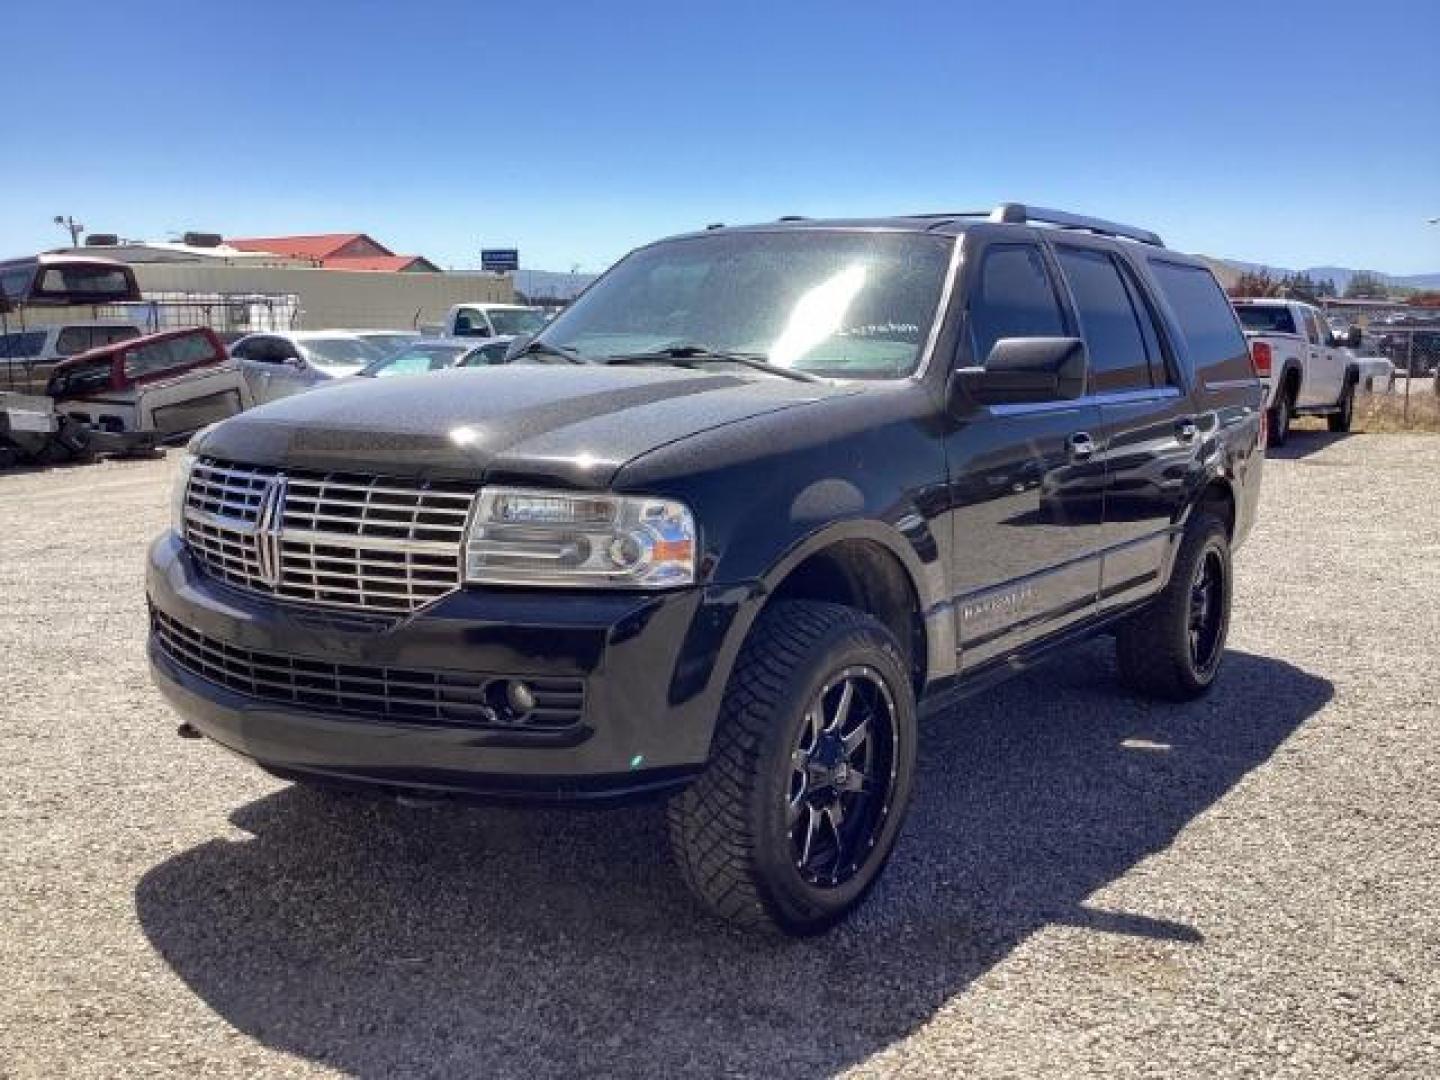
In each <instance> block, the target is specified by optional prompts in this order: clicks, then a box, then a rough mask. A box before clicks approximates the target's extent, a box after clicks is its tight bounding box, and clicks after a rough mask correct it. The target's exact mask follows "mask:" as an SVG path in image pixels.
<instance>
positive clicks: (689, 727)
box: [147, 533, 760, 800]
mask: <svg viewBox="0 0 1440 1080" xmlns="http://www.w3.org/2000/svg"><path fill="white" fill-rule="evenodd" d="M147 591H148V594H149V600H150V605H151V608H152V610H153V611H154V612H155V613H156V615H155V618H154V619H153V620H152V629H151V635H150V641H149V656H150V664H151V671H152V673H153V676H154V678H155V682H156V683H157V685H158V686H159V687H160V689H161V691H162V692H163V693H164V694H165V696H166V697H167V698H168V699H169V701H170V703H171V704H172V705H173V706H174V708H175V709H176V711H177V712H178V713H180V715H181V716H182V717H183V718H184V719H185V720H186V721H188V722H189V723H190V724H191V725H192V726H193V727H194V728H196V729H198V730H199V731H200V732H201V733H202V734H204V735H205V736H207V737H209V738H210V739H212V740H214V741H215V742H217V743H220V744H221V745H222V746H225V747H227V748H228V749H230V750H233V751H235V752H236V753H239V754H241V755H243V756H245V757H248V758H250V759H252V760H254V761H256V762H258V763H259V764H261V765H262V766H264V767H265V768H267V769H269V770H270V771H272V772H276V773H278V774H281V775H285V776H293V777H302V778H303V777H314V778H317V779H328V780H332V781H337V782H344V783H360V784H368V785H373V786H379V787H383V788H393V789H396V790H400V791H411V792H428V793H432V794H443V793H454V794H463V795H471V796H480V797H499V798H523V799H538V800H557V799H558V800H564V799H577V800H584V799H591V798H600V797H616V796H629V795H639V794H645V793H649V792H655V791H663V790H669V789H672V788H675V787H679V786H683V784H684V783H686V782H687V781H688V780H689V779H690V778H691V777H692V776H693V775H694V774H695V772H696V771H698V769H699V768H700V767H701V766H702V765H703V764H704V762H705V760H706V757H707V755H708V754H709V749H710V737H711V734H712V731H713V727H714V721H715V717H716V715H717V714H718V710H719V705H720V697H721V695H722V693H723V691H724V685H725V680H726V678H727V677H728V674H729V671H730V667H731V665H732V664H733V661H734V653H735V651H736V650H737V649H738V639H739V638H740V637H741V636H743V630H744V628H745V627H746V626H748V624H749V621H750V620H751V619H752V618H753V616H754V613H755V609H756V608H757V607H758V605H759V603H760V596H759V592H758V590H757V589H755V588H753V587H750V586H746V585H741V586H730V587H718V586H715V587H709V588H696V589H689V590H684V591H681V592H674V593H665V594H653V595H645V594H634V593H629V594H594V593H584V594H582V593H574V592H566V593H560V592H541V591H536V590H527V591H515V590H461V591H459V592H456V593H452V594H450V595H449V596H446V597H444V598H442V599H440V600H438V601H437V602H435V603H434V604H432V605H430V606H429V607H427V608H425V609H423V610H422V611H420V612H417V613H416V614H414V615H412V616H409V617H407V618H404V619H400V620H396V619H393V618H386V617H374V616H369V615H363V616H355V615H349V614H343V613H338V612H333V611H328V610H323V609H319V608H314V607H302V606H295V605H288V604H280V603H276V602H274V601H271V600H269V599H267V598H265V597H262V596H258V595H254V594H251V593H247V592H242V591H239V590H236V589H233V588H231V587H229V586H226V585H223V584H219V583H217V582H215V581H214V580H213V579H211V578H209V577H207V576H206V575H205V574H204V572H203V571H202V570H201V569H200V568H199V567H198V566H197V564H196V563H195V561H194V560H193V559H192V558H191V557H190V555H189V554H188V552H187V551H186V549H185V547H184V545H183V544H181V543H180V542H179V540H178V539H177V538H176V537H175V535H174V534H173V533H167V534H166V535H165V536H162V537H161V538H160V539H159V540H157V541H156V542H155V544H154V545H153V546H152V547H151V550H150V556H149V568H148V574H147ZM165 620H168V624H167V625H171V626H176V625H178V626H180V627H183V628H185V629H186V631H187V632H189V633H191V634H193V635H196V636H197V640H198V639H199V637H198V636H201V635H203V639H204V641H206V642H207V643H209V645H207V648H213V649H215V650H218V651H216V652H213V653H210V654H208V655H211V656H213V657H216V659H215V661H214V662H215V663H216V664H219V665H221V666H220V667H218V668H212V669H210V670H209V674H210V675H211V676H213V677H207V675H206V674H205V673H203V672H200V671H198V670H197V666H196V665H195V664H194V663H191V662H188V661H187V662H184V663H182V662H181V661H180V659H177V655H178V654H176V653H175V652H174V650H173V649H172V648H170V647H167V646H166V644H165V638H164V637H163V635H161V634H158V633H157V627H158V626H159V625H160V623H163V622H165ZM236 655H242V656H246V657H250V656H258V657H261V658H263V659H266V660H268V661H270V662H272V663H273V661H274V658H275V657H277V656H278V657H283V658H293V659H294V661H295V666H296V667H297V668H299V667H304V666H306V665H307V663H308V662H312V661H318V662H323V666H324V670H325V671H326V672H330V671H332V670H334V671H340V672H344V673H350V672H356V673H360V674H361V675H363V674H365V673H373V672H374V671H375V670H377V669H386V670H389V669H404V670H405V671H407V672H415V671H419V672H425V673H436V674H437V675H438V677H439V679H440V681H442V682H443V681H445V679H446V677H447V675H453V676H456V677H460V676H469V675H473V674H475V673H485V675H487V676H496V677H504V678H507V679H517V678H519V679H523V678H526V677H529V678H532V679H565V680H571V681H578V682H579V683H580V684H583V688H584V703H583V708H582V709H581V711H580V714H579V717H578V720H577V722H576V723H574V724H573V725H572V726H570V727H569V728H567V729H565V730H533V731H532V730H525V729H524V728H522V727H516V726H507V725H496V724H489V723H485V722H475V721H470V720H462V721H457V720H455V719H454V718H446V719H439V718H433V717H432V718H421V717H416V716H413V715H410V716H396V715H392V714H388V713H387V712H386V710H385V709H384V708H383V707H378V706H377V708H376V709H375V710H374V711H372V712H368V713H361V712H357V711H356V710H354V709H349V710H346V711H337V710H335V709H329V708H326V707H324V706H323V705H322V706H316V705H314V704H308V703H307V704H297V703H296V702H295V701H279V700H275V699H274V697H273V694H271V695H270V696H266V694H263V693H262V694H261V695H259V696H256V695H255V694H252V693H246V692H242V691H241V690H239V689H237V688H236V685H237V681H236V680H235V679H232V678H229V676H228V671H227V669H226V667H225V665H228V664H229V663H230V660H229V659H228V658H229V657H233V656H236ZM312 678H313V677H312ZM222 680H224V681H225V682H228V683H229V685H225V684H224V682H222Z"/></svg>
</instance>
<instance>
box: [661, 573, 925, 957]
mask: <svg viewBox="0 0 1440 1080" xmlns="http://www.w3.org/2000/svg"><path fill="white" fill-rule="evenodd" d="M909 670H910V669H909V665H908V664H907V663H906V660H905V657H904V654H903V652H902V650H901V648H900V646H899V645H898V644H897V642H896V641H895V638H894V635H892V634H891V633H890V631H889V630H887V629H886V628H885V627H884V626H883V625H881V624H880V623H879V622H878V621H876V620H875V619H873V618H871V617H870V616H869V615H866V614H864V613H863V612H860V611H856V610H854V609H853V608H848V607H842V606H840V605H837V604H827V603H818V602H812V601H780V602H778V603H776V604H775V605H774V606H772V607H771V608H769V609H767V610H766V611H765V612H764V613H763V614H762V615H761V617H760V619H759V621H758V622H757V623H756V624H755V626H754V628H752V630H751V632H750V636H749V638H748V639H747V640H746V642H745V644H744V646H743V647H742V649H741V651H740V657H739V659H738V660H737V661H736V664H735V670H734V672H733V673H732V675H731V677H730V682H729V684H728V686H727V688H726V691H725V697H724V699H723V701H722V704H721V707H720V718H719V721H718V723H717V725H716V730H715V737H714V741H713V743H712V746H711V751H710V761H709V764H708V765H707V766H706V767H705V770H704V771H703V772H702V773H701V774H700V776H699V777H698V778H697V779H696V780H695V782H694V783H692V784H691V785H690V786H689V787H688V788H686V789H685V791H683V792H681V793H680V794H679V795H677V796H676V797H675V798H674V799H672V800H671V802H670V805H669V808H668V821H669V831H670V844H671V848H672V851H673V853H674V856H675V862H676V864H677V866H678V867H679V870H680V875H681V877H682V878H683V879H684V881H685V883H686V884H687V885H688V886H689V887H690V889H691V891H692V892H694V894H695V895H696V897H698V898H699V900H700V902H701V903H702V904H703V905H704V906H705V907H706V908H708V909H709V910H710V911H711V912H713V913H714V914H716V915H719V916H720V917H722V918H724V919H728V920H730V921H731V922H734V923H738V924H740V925H742V926H745V927H749V928H753V929H760V930H765V931H769V932H774V933H781V934H788V935H792V936H806V935H810V934H817V933H820V932H822V931H824V930H826V929H828V928H829V927H831V926H833V925H834V924H835V923H836V922H838V921H839V920H840V919H842V918H843V917H844V916H845V915H846V914H847V913H848V912H850V911H851V910H853V909H854V908H855V907H856V905H858V904H859V903H860V902H861V901H862V900H863V899H864V898H865V896H866V895H867V894H868V893H869V891H870V889H871V887H872V886H873V885H874V884H875V881H876V880H877V879H878V878H879V876H880V872H881V870H882V869H883V868H884V866H885V863H886V862H887V860H888V859H889V857H890V853H891V851H892V850H893V849H894V846H895V840H896V837H897V836H898V835H899V832H900V826H901V824H902V822H903V820H904V816H905V810H906V808H907V806H908V804H909V801H910V791H911V786H912V784H913V782H914V773H915V744H916V734H917V727H916V722H915V695H914V691H913V689H912V687H911V683H910V676H909ZM847 695H848V698H847ZM847 702H848V704H847ZM817 710H818V715H819V717H820V718H821V719H819V720H814V719H812V717H815V716H816V715H817ZM842 712H843V713H844V714H845V715H844V717H843V718H842V719H840V720H839V721H838V722H833V723H832V721H833V718H834V717H835V716H836V715H838V714H840V713H842ZM862 727H863V729H864V737H863V741H860V742H856V743H855V749H853V750H851V749H850V743H851V742H852V741H854V740H856V739H858V738H859V737H860V732H861V728H862ZM887 728H888V733H887V731H886V729H887ZM847 733H848V734H847ZM807 746H808V749H807ZM857 755H862V756H857ZM857 777H858V779H857ZM842 789H846V790H842ZM832 797H833V800H834V803H833V804H832V802H831V800H832ZM834 805H838V806H839V807H840V809H838V810H835V809H834V808H833V807H834ZM825 807H830V809H825ZM837 815H838V823H837ZM827 867H828V869H827Z"/></svg>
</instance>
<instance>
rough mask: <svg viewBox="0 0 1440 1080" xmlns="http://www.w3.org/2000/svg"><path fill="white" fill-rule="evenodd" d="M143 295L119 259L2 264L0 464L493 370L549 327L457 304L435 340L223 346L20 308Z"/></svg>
mask: <svg viewBox="0 0 1440 1080" xmlns="http://www.w3.org/2000/svg"><path fill="white" fill-rule="evenodd" d="M117 267H118V268H119V269H117ZM139 299H140V294H139V291H138V289H137V287H136V285H135V281H134V275H133V272H131V271H130V270H129V268H128V267H122V266H121V265H120V264H116V263H113V262H111V261H110V260H105V259H95V258H73V257H64V258H61V257H52V256H42V257H40V258H31V259H21V260H11V261H9V262H5V263H0V467H3V466H5V465H8V464H11V463H13V462H15V461H31V462H42V463H51V462H56V461H64V460H69V459H75V458H84V457H87V456H90V455H91V454H93V453H95V452H135V451H140V450H145V449H149V448H152V447H154V446H156V445H157V444H159V443H161V442H164V441H167V440H172V439H175V438H178V437H180V436H183V435H186V434H189V433H190V432H192V431H195V430H197V429H198V428H200V427H204V426H206V425H207V424H210V423H213V422H215V421H217V420H220V419H224V418H226V417H229V416H233V415H235V414H236V413H239V412H243V411H245V410H246V409H249V408H252V407H254V406H257V405H265V404H268V403H269V402H272V401H277V400H279V399H282V398H286V397H290V396H292V395H294V394H297V393H300V392H302V391H307V390H312V389H315V388H317V387H321V386H326V385H333V384H335V383H337V382H341V381H347V380H350V379H355V378H376V377H390V376H394V375H411V374H421V373H425V372H430V371H438V370H441V369H444V368H453V367H461V368H463V367H488V366H492V365H495V364H499V363H503V362H504V361H505V358H506V352H507V350H508V348H509V347H510V345H511V343H512V342H513V341H514V340H515V337H516V335H517V334H521V333H524V334H529V333H532V332H534V331H535V330H537V329H539V328H541V327H543V326H544V324H545V314H544V312H543V311H542V310H541V309H539V308H531V307H525V306H522V305H516V304H457V305H455V307H453V308H452V309H451V310H450V311H449V312H448V313H447V316H446V320H445V323H444V324H443V325H442V326H440V327H437V329H438V330H440V331H443V333H441V334H440V335H438V336H435V337H426V336H424V335H423V334H422V333H421V331H419V330H401V329H394V330H376V329H364V330H345V329H336V330H297V331H266V332H259V333H251V334H247V335H244V336H241V337H239V338H237V339H235V340H234V341H233V343H231V344H230V345H229V346H228V347H227V346H226V344H225V342H224V340H223V339H222V338H221V336H219V335H218V334H217V333H216V332H215V331H213V330H210V329H206V328H203V327H192V328H187V329H180V330H167V331H162V332H159V333H148V334H147V333H146V332H145V330H144V329H143V328H142V327H141V326H140V325H138V324H137V323H136V322H132V321H128V320H126V319H123V318H118V319H117V318H111V319H91V320H83V321H69V322H67V321H63V320H61V321H57V322H54V323H46V324H43V325H38V326H31V325H27V323H26V321H25V319H24V317H23V313H22V312H23V309H26V308H44V307H60V306H63V307H67V308H68V307H74V306H77V305H87V304H88V305H97V304H100V303H105V304H106V305H107V306H108V305H114V306H117V307H120V308H121V309H122V310H123V305H124V304H126V303H133V302H136V301H138V300H139ZM17 309H19V310H17ZM11 315H14V316H16V317H15V318H14V319H11V318H10V316H11Z"/></svg>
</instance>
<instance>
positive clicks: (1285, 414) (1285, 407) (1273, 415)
mask: <svg viewBox="0 0 1440 1080" xmlns="http://www.w3.org/2000/svg"><path fill="white" fill-rule="evenodd" d="M1294 414H1295V403H1294V402H1293V401H1291V400H1290V389H1289V387H1281V388H1280V396H1279V397H1278V398H1276V400H1275V405H1274V407H1272V408H1271V410H1270V411H1269V412H1268V413H1266V420H1267V422H1268V423H1269V424H1270V431H1269V435H1270V438H1269V440H1268V441H1269V443H1270V445H1271V446H1284V445H1285V440H1286V439H1288V438H1290V421H1291V420H1293V419H1294Z"/></svg>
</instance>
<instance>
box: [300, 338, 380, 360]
mask: <svg viewBox="0 0 1440 1080" xmlns="http://www.w3.org/2000/svg"><path fill="white" fill-rule="evenodd" d="M300 344H301V345H302V346H304V349H305V351H306V353H308V354H309V358H310V361H311V362H312V363H315V364H318V365H320V366H321V367H342V366H350V367H358V366H359V365H361V364H369V363H372V362H373V361H375V360H379V359H381V358H382V357H383V356H384V355H385V352H384V350H383V349H379V348H376V347H375V346H374V345H371V344H368V343H367V342H364V341H361V340H360V339H359V338H347V337H333V338H306V339H304V340H303V341H302V342H301V343H300Z"/></svg>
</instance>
